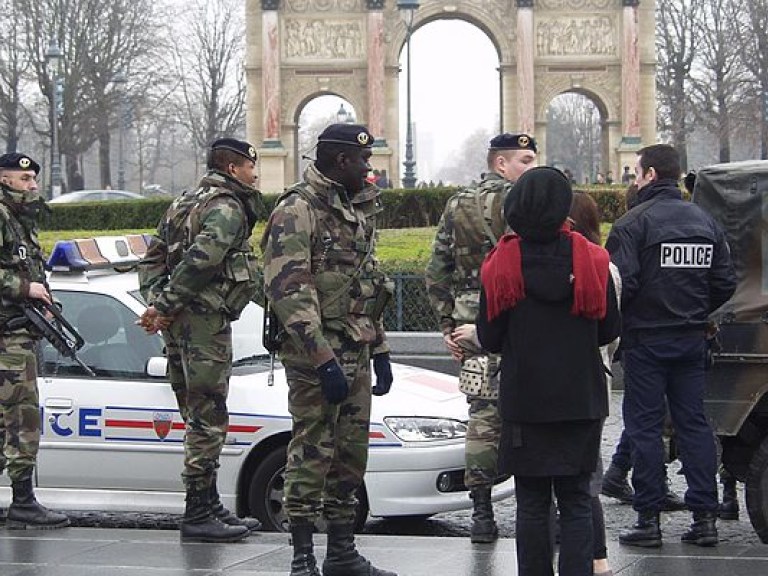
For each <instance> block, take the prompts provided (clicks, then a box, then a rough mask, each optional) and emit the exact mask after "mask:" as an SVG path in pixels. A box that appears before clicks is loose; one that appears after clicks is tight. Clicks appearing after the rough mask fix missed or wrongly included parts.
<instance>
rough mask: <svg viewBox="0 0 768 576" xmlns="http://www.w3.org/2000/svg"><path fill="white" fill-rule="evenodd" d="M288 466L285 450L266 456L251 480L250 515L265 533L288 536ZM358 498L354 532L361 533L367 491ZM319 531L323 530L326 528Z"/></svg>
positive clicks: (366, 515) (358, 494) (360, 490)
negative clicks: (284, 498) (284, 499)
mask: <svg viewBox="0 0 768 576" xmlns="http://www.w3.org/2000/svg"><path fill="white" fill-rule="evenodd" d="M285 463H286V447H285V446H281V447H280V448H277V449H275V450H273V451H272V452H270V453H269V454H267V456H266V457H265V458H263V459H262V460H261V463H260V464H259V466H258V468H256V472H255V473H254V474H253V476H252V477H251V485H250V487H249V489H248V502H249V504H250V509H251V515H252V516H253V517H254V518H256V519H258V520H259V522H261V525H262V527H263V530H266V531H269V532H288V531H289V529H290V527H289V525H288V516H287V515H286V514H285V509H284V508H283V494H284V489H285ZM357 498H358V501H359V502H358V506H357V511H356V514H355V530H356V531H358V532H359V531H360V530H362V528H363V526H365V521H366V520H367V519H368V497H367V495H366V493H365V488H364V487H360V489H359V490H358V493H357ZM318 528H319V529H320V530H324V528H325V526H324V525H321V526H319V527H318Z"/></svg>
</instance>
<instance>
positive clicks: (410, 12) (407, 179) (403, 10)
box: [397, 0, 419, 188]
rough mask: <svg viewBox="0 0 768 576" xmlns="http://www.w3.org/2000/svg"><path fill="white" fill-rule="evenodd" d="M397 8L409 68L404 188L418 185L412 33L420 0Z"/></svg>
mask: <svg viewBox="0 0 768 576" xmlns="http://www.w3.org/2000/svg"><path fill="white" fill-rule="evenodd" d="M397 9H398V10H400V14H401V15H402V17H403V21H404V22H405V26H406V36H405V54H406V56H405V62H406V67H407V68H408V70H407V72H406V76H405V85H406V97H405V106H406V128H405V161H404V162H403V166H404V167H405V172H404V173H403V178H402V181H403V188H414V187H416V172H415V171H414V167H415V166H416V161H415V160H414V159H413V132H412V128H411V33H412V32H413V17H414V15H415V14H416V10H418V9H419V2H418V0H398V2H397Z"/></svg>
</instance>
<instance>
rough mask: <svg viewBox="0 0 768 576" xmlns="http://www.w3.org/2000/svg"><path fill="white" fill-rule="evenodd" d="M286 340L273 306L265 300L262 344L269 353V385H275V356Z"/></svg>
mask: <svg viewBox="0 0 768 576" xmlns="http://www.w3.org/2000/svg"><path fill="white" fill-rule="evenodd" d="M284 338H285V331H284V330H282V329H281V326H280V321H279V320H278V319H277V314H275V311H274V310H272V305H271V304H270V303H269V300H266V298H265V304H264V323H263V324H262V333H261V342H262V344H263V345H264V348H266V349H267V351H268V352H269V378H268V379H267V384H268V385H269V386H273V385H274V384H275V354H276V353H277V351H278V350H279V349H280V345H281V344H282V343H283V340H284Z"/></svg>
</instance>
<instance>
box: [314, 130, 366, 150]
mask: <svg viewBox="0 0 768 576" xmlns="http://www.w3.org/2000/svg"><path fill="white" fill-rule="evenodd" d="M323 142H329V143H333V144H349V145H350V146H359V147H360V148H370V147H371V146H373V136H372V135H371V133H370V132H368V128H366V127H365V126H363V125H361V124H331V125H330V126H328V128H326V129H325V130H323V132H322V133H321V134H320V136H318V137H317V143H318V144H322V143H323Z"/></svg>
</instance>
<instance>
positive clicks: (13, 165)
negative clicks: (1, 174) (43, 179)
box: [0, 152, 40, 175]
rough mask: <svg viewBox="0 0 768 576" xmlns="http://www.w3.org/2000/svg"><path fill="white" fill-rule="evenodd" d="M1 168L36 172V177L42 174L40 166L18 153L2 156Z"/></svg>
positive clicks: (0, 158)
mask: <svg viewBox="0 0 768 576" xmlns="http://www.w3.org/2000/svg"><path fill="white" fill-rule="evenodd" d="M0 168H3V169H4V170H34V171H35V175H37V174H40V164H38V163H37V162H35V161H34V160H32V158H30V157H29V156H27V155H26V154H20V153H18V152H10V153H8V154H3V155H2V156H0Z"/></svg>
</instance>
